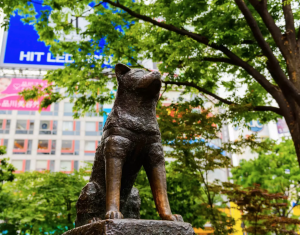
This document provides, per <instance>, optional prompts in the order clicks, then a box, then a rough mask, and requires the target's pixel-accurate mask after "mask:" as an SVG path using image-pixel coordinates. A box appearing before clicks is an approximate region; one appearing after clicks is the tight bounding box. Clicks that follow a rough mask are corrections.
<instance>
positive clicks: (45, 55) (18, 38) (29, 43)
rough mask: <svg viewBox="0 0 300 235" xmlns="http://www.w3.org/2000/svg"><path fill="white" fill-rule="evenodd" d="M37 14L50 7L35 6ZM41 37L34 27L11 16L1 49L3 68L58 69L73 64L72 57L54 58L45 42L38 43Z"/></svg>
mask: <svg viewBox="0 0 300 235" xmlns="http://www.w3.org/2000/svg"><path fill="white" fill-rule="evenodd" d="M35 8H36V11H37V12H40V11H41V10H46V9H48V10H49V7H45V6H42V5H40V4H35ZM38 38H39V35H38V33H37V31H36V30H35V29H34V26H33V25H29V24H24V23H23V22H22V21H21V17H20V16H19V15H18V14H16V15H15V16H11V19H10V26H9V29H8V31H7V32H5V33H4V37H3V43H2V49H1V57H0V58H1V62H0V64H1V66H2V67H15V68H19V67H26V68H32V67H36V68H45V69H47V68H49V69H51V68H57V67H62V66H63V65H64V63H69V62H72V57H71V55H68V54H66V55H64V56H56V57H53V55H52V54H51V52H50V50H49V46H46V45H45V43H44V42H40V41H38Z"/></svg>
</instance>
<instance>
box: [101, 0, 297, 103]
mask: <svg viewBox="0 0 300 235" xmlns="http://www.w3.org/2000/svg"><path fill="white" fill-rule="evenodd" d="M103 2H106V3H109V4H110V5H112V6H114V7H117V8H120V9H122V10H124V11H126V12H127V13H128V14H129V15H131V16H133V17H135V18H137V19H140V20H143V21H146V22H149V23H152V24H153V25H156V26H158V27H160V28H164V29H167V30H169V31H172V32H175V33H177V34H180V35H184V36H188V37H190V38H192V39H194V40H195V41H197V42H200V43H202V44H204V45H207V46H209V47H211V48H213V49H216V50H219V51H221V52H223V53H224V54H225V55H226V56H227V57H228V58H230V59H231V60H232V61H234V63H236V64H239V66H240V67H242V68H243V69H244V70H245V71H247V72H248V73H249V74H250V75H251V76H252V77H253V78H254V79H255V80H256V81H257V82H258V83H259V84H260V85H261V86H262V87H263V88H264V89H265V90H266V91H267V92H269V93H270V94H271V95H272V97H273V98H274V99H275V100H277V102H280V101H281V98H282V96H281V94H280V92H278V90H277V89H275V87H274V86H273V85H272V84H271V83H270V82H269V81H268V79H267V78H266V77H265V76H264V75H262V74H261V73H260V72H259V71H257V70H256V69H255V68H253V67H252V66H251V65H250V64H248V63H247V62H245V61H243V60H242V59H241V58H240V57H238V56H237V55H236V54H234V53H233V52H232V51H230V50H229V49H228V48H227V47H225V46H223V45H218V44H215V43H211V42H209V39H208V38H206V37H205V36H203V35H200V34H196V33H193V32H189V31H187V30H185V29H180V28H178V27H175V26H174V25H171V24H166V23H163V22H158V21H156V20H154V19H152V18H151V17H148V16H145V15H141V14H139V13H137V12H134V11H132V10H131V9H129V8H128V7H126V6H124V5H122V4H120V3H116V2H113V1H111V0H103ZM97 6H100V5H99V4H97V5H95V7H97ZM287 87H288V86H287ZM293 92H294V93H295V91H293ZM293 92H292V91H291V93H293ZM297 94H298V93H297ZM299 105H300V100H299Z"/></svg>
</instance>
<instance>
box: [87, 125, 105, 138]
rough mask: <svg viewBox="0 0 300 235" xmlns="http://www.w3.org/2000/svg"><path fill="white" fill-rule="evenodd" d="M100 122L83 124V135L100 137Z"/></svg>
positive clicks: (101, 126)
mask: <svg viewBox="0 0 300 235" xmlns="http://www.w3.org/2000/svg"><path fill="white" fill-rule="evenodd" d="M102 128H103V123H102V122H85V135H87V136H101V135H102Z"/></svg>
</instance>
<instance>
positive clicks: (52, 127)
mask: <svg viewBox="0 0 300 235" xmlns="http://www.w3.org/2000/svg"><path fill="white" fill-rule="evenodd" d="M39 133H40V135H56V134H57V121H47V120H42V121H40V131H39Z"/></svg>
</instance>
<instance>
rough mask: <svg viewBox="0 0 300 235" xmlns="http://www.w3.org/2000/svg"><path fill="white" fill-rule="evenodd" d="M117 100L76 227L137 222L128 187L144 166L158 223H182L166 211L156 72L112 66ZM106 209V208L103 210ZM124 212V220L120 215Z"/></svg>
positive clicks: (80, 201)
mask: <svg viewBox="0 0 300 235" xmlns="http://www.w3.org/2000/svg"><path fill="white" fill-rule="evenodd" d="M115 71H116V75H117V79H118V90H117V95H116V100H115V103H114V106H113V108H112V111H111V113H110V114H109V116H108V118H107V121H106V123H105V126H104V132H103V135H102V140H101V144H100V146H99V147H98V148H97V151H96V156H95V161H94V166H93V171H92V174H91V178H90V182H89V183H88V184H87V185H86V186H85V187H84V188H83V190H82V192H81V194H80V197H79V199H78V202H77V219H76V227H78V226H81V225H84V224H87V223H91V222H93V221H97V220H101V219H102V220H103V219H104V218H105V219H122V218H123V214H124V216H125V218H126V217H127V218H136V219H138V218H139V206H140V201H139V196H138V195H137V196H135V193H134V189H133V184H134V181H135V179H136V177H137V174H138V172H139V170H140V169H141V167H142V166H144V168H145V170H146V173H147V176H148V179H149V181H150V186H151V190H152V194H153V198H154V201H155V205H156V208H157V211H158V213H159V215H160V217H161V219H163V220H171V221H183V220H182V217H181V216H180V215H173V214H172V212H171V209H170V205H169V201H168V195H167V184H166V172H165V161H164V154H163V147H162V144H161V137H160V131H159V127H158V123H157V120H156V110H155V108H156V104H157V101H158V98H159V92H160V88H161V75H160V73H159V72H156V71H155V72H151V73H148V72H146V71H144V70H142V69H130V68H129V67H127V66H125V65H123V64H117V65H116V68H115ZM104 203H105V204H104ZM121 212H123V214H122V213H121Z"/></svg>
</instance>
